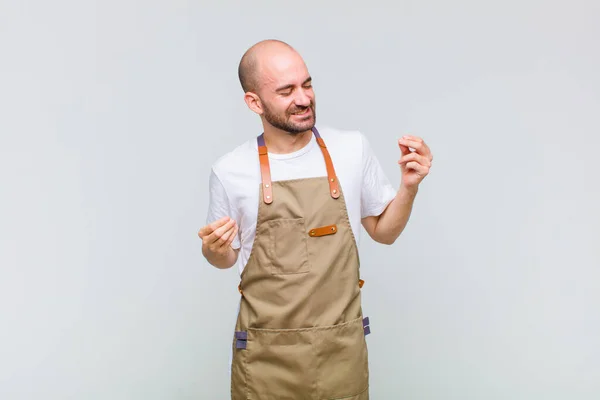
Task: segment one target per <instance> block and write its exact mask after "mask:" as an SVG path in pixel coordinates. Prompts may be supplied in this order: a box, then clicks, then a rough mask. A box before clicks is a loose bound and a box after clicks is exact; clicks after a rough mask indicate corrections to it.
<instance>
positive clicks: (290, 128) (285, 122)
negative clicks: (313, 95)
mask: <svg viewBox="0 0 600 400" xmlns="http://www.w3.org/2000/svg"><path fill="white" fill-rule="evenodd" d="M263 108H264V113H263V116H264V117H265V119H266V120H267V122H268V123H269V124H271V125H273V126H274V127H275V128H277V129H281V130H282V131H285V132H287V133H289V134H291V135H297V134H299V133H302V132H306V131H308V130H311V129H312V128H313V127H314V126H315V122H316V120H317V114H316V112H315V108H316V107H315V102H314V100H311V102H310V104H309V105H308V107H293V108H290V109H287V110H286V111H285V112H284V113H279V114H278V113H275V112H273V110H272V109H271V108H270V107H269V106H268V105H267V104H266V103H264V102H263ZM307 108H310V110H311V113H310V116H309V117H308V118H306V119H305V120H303V121H299V122H294V121H292V120H291V117H292V115H294V114H297V113H301V112H303V111H306V109H307Z"/></svg>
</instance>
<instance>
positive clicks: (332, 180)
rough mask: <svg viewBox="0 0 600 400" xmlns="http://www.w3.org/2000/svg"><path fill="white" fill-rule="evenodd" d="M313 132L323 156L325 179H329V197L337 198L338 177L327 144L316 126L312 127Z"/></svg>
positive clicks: (338, 188)
mask: <svg viewBox="0 0 600 400" xmlns="http://www.w3.org/2000/svg"><path fill="white" fill-rule="evenodd" d="M313 132H314V134H315V136H316V137H317V143H319V146H320V147H321V151H322V152H323V158H325V167H327V181H329V191H330V192H331V197H333V198H334V199H337V198H338V197H340V187H339V185H338V179H337V176H336V174H335V168H333V162H332V161H331V156H330V155H329V150H327V146H325V141H324V140H323V138H321V135H320V134H319V131H318V130H317V128H313Z"/></svg>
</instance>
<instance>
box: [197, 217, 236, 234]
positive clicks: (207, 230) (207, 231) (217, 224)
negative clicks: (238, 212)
mask: <svg viewBox="0 0 600 400" xmlns="http://www.w3.org/2000/svg"><path fill="white" fill-rule="evenodd" d="M229 220H231V218H229V217H223V218H221V219H218V220H216V221H213V222H211V223H210V224H208V225H206V226H203V227H202V228H200V230H199V231H198V236H200V238H204V237H205V236H208V235H210V234H211V233H212V232H213V231H214V230H215V229H217V228H219V227H221V226H223V225H224V224H226V223H227V222H228V221H229Z"/></svg>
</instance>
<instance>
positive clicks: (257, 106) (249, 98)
mask: <svg viewBox="0 0 600 400" xmlns="http://www.w3.org/2000/svg"><path fill="white" fill-rule="evenodd" d="M244 101H245V102H246V105H247V106H248V108H249V109H251V110H252V111H254V112H255V113H257V114H258V115H262V113H263V109H262V103H261V101H260V98H259V97H258V95H257V94H256V93H253V92H246V94H244Z"/></svg>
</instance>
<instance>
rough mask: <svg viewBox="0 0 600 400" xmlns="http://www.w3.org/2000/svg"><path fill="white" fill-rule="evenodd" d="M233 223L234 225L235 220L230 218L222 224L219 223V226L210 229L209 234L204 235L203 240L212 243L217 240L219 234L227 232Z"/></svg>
mask: <svg viewBox="0 0 600 400" xmlns="http://www.w3.org/2000/svg"><path fill="white" fill-rule="evenodd" d="M234 225H235V220H234V219H230V220H229V221H228V222H226V223H225V224H224V225H221V226H220V227H218V228H217V229H215V230H214V231H212V232H211V233H210V234H209V235H207V236H205V237H204V242H205V243H206V244H212V243H214V242H216V241H217V240H219V238H220V237H221V236H223V234H224V233H225V232H227V231H228V230H229V229H231V228H232V227H233V226H234Z"/></svg>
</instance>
